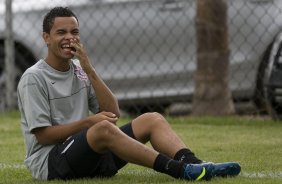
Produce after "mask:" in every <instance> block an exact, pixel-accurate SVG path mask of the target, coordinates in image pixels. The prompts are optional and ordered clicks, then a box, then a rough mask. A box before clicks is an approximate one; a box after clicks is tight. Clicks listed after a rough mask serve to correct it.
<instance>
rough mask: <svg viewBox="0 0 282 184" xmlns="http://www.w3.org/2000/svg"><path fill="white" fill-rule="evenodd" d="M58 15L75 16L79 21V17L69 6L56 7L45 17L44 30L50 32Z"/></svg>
mask: <svg viewBox="0 0 282 184" xmlns="http://www.w3.org/2000/svg"><path fill="white" fill-rule="evenodd" d="M56 17H75V18H76V20H77V22H78V18H77V17H76V15H75V14H74V13H73V12H72V11H71V10H70V9H69V8H68V7H55V8H53V9H51V10H50V11H49V12H48V13H47V14H46V15H45V17H44V19H43V32H46V33H50V31H51V29H52V27H53V25H54V20H55V18H56Z"/></svg>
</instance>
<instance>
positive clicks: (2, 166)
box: [0, 163, 26, 170]
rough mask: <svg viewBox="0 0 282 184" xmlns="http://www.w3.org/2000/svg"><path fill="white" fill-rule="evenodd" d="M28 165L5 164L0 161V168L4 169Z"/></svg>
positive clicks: (23, 167)
mask: <svg viewBox="0 0 282 184" xmlns="http://www.w3.org/2000/svg"><path fill="white" fill-rule="evenodd" d="M25 168H26V167H25V166H24V165H23V164H5V163H0V170H3V169H25Z"/></svg>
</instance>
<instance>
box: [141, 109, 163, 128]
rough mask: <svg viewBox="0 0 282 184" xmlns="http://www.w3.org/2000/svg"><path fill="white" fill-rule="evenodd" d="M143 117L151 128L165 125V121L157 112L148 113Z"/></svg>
mask: <svg viewBox="0 0 282 184" xmlns="http://www.w3.org/2000/svg"><path fill="white" fill-rule="evenodd" d="M143 115H144V116H145V119H146V122H148V123H150V124H151V125H152V126H158V125H163V124H167V121H166V119H165V118H164V117H163V115H161V114H160V113H158V112H149V113H145V114H143Z"/></svg>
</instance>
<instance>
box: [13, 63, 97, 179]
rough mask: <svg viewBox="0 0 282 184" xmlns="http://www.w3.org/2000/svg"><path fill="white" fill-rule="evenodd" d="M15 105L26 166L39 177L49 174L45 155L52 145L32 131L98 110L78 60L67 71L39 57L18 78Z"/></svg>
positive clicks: (72, 119) (92, 91) (45, 177)
mask: <svg viewBox="0 0 282 184" xmlns="http://www.w3.org/2000/svg"><path fill="white" fill-rule="evenodd" d="M18 105H19V110H20V112H21V127H22V132H23V135H24V140H25V145H26V159H25V165H26V166H27V168H28V169H29V170H30V171H31V173H32V176H33V177H34V178H36V179H41V180H46V179H47V177H48V154H49V152H50V150H51V149H52V148H53V147H54V145H48V146H46V145H41V144H39V143H38V141H37V139H36V137H35V135H34V134H32V133H31V132H32V130H33V129H35V128H39V127H46V126H54V125H60V124H66V123H70V122H73V121H77V120H81V119H83V118H85V117H87V116H88V115H89V111H92V112H93V113H97V112H98V110H99V106H98V102H97V99H96V96H95V92H94V90H93V88H92V86H91V84H90V82H89V80H88V78H87V75H86V74H85V73H84V71H83V70H82V68H81V67H80V65H79V61H78V60H72V61H71V64H70V70H69V71H66V72H60V71H57V70H55V69H53V68H52V67H50V66H49V65H48V64H47V63H46V62H45V61H44V60H43V59H42V60H39V61H38V62H37V63H36V64H35V65H33V66H32V67H30V68H29V69H27V70H26V71H25V73H24V74H23V75H22V77H21V80H20V82H19V85H18Z"/></svg>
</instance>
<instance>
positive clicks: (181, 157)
mask: <svg viewBox="0 0 282 184" xmlns="http://www.w3.org/2000/svg"><path fill="white" fill-rule="evenodd" d="M174 160H178V161H180V162H184V163H187V164H200V163H202V160H200V159H198V158H197V157H196V156H195V154H194V153H193V152H192V151H191V150H189V149H188V148H183V149H181V150H179V151H178V152H177V153H176V154H175V156H174Z"/></svg>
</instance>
